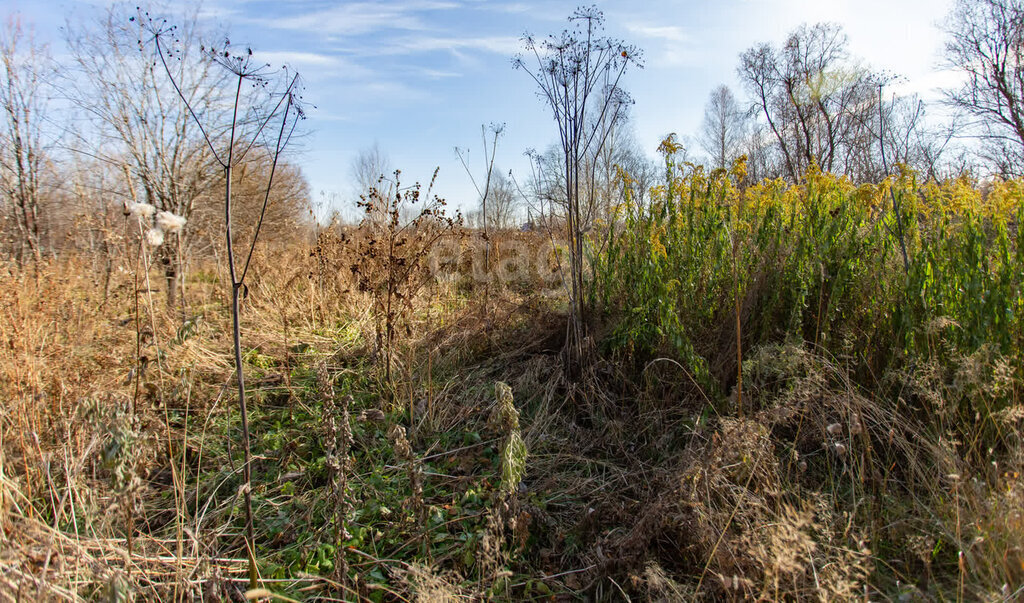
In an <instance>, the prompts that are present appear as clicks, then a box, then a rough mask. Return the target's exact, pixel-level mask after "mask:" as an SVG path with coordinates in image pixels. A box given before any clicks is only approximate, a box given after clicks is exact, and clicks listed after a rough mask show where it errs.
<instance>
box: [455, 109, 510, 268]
mask: <svg viewBox="0 0 1024 603" xmlns="http://www.w3.org/2000/svg"><path fill="white" fill-rule="evenodd" d="M490 131H491V142H490V149H488V148H487V147H488V144H487V128H486V127H485V126H483V125H481V126H480V138H481V140H482V143H483V144H482V145H481V148H482V149H483V151H484V168H485V169H484V177H483V181H484V185H483V188H480V185H479V184H477V181H476V178H474V177H473V170H471V169H469V164H468V163H466V155H468V154H469V149H468V148H467V149H465V151H463V150H462V149H460V148H459V147H455V154H456V155H458V157H459V161H460V162H461V163H462V167H463V168H464V169H465V170H466V174H467V175H468V176H469V180H470V182H472V183H473V188H475V189H476V194H477V195H478V196H479V197H480V216H481V218H480V223H481V225H482V226H483V229H484V274H488V275H489V274H490V272H491V241H490V236H489V233H488V229H489V227H490V226H491V224H490V220H489V219H488V218H489V216H488V214H487V198H488V197H489V196H490V194H491V179H492V177H493V176H494V156H495V155H496V154H497V151H498V138H499V137H500V136H501V133H502V132H504V131H505V124H496V123H492V124H491V127H490Z"/></svg>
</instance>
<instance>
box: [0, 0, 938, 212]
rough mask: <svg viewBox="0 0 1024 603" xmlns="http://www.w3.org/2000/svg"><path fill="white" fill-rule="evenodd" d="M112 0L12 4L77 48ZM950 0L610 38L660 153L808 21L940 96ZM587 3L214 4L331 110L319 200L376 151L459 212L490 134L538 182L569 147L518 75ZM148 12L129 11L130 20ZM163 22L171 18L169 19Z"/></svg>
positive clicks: (735, 12)
mask: <svg viewBox="0 0 1024 603" xmlns="http://www.w3.org/2000/svg"><path fill="white" fill-rule="evenodd" d="M107 4H109V3H108V2H106V1H105V0H0V6H2V7H3V8H4V11H3V12H4V13H5V14H9V13H11V12H13V11H19V12H21V13H22V15H23V18H24V19H25V20H26V21H27V22H29V23H31V24H32V25H33V26H34V29H35V34H36V37H37V39H39V40H42V41H48V42H49V43H50V44H51V50H52V51H53V52H54V53H55V54H59V52H60V51H61V43H60V37H59V36H60V34H59V30H58V28H59V27H60V26H61V25H62V24H63V23H64V20H65V16H66V15H70V16H71V18H73V19H79V18H89V15H94V14H96V11H97V9H99V8H102V7H105V6H106V5H107ZM950 4H951V2H950V0H707V1H704V0H701V1H698V0H650V1H646V2H622V1H620V2H604V3H598V7H599V8H600V9H602V10H603V11H604V12H605V16H606V17H607V28H606V29H607V33H608V34H609V35H611V36H613V37H616V38H621V39H623V40H625V41H627V42H629V43H632V44H635V45H637V46H639V47H640V48H642V49H643V51H644V62H645V68H644V69H642V70H635V71H632V72H630V73H628V74H627V76H626V78H625V82H624V84H625V86H626V88H627V89H628V90H629V91H630V93H631V94H632V96H633V98H634V100H635V103H636V104H635V106H634V107H633V109H632V115H633V123H634V128H635V132H636V136H637V139H638V140H639V142H640V143H641V145H642V146H643V148H644V149H645V150H647V151H648V152H649V153H651V154H652V155H653V153H654V149H655V148H656V147H657V144H658V142H659V141H660V140H661V138H662V137H663V136H664V135H666V134H667V133H669V132H676V133H678V134H679V135H680V136H683V135H687V134H693V133H694V132H696V130H697V129H698V127H699V125H700V120H701V118H702V115H703V107H704V104H705V102H706V100H707V97H708V94H709V93H710V91H711V89H712V88H714V87H715V86H716V85H718V84H720V83H725V84H728V85H730V86H731V87H733V89H734V90H735V91H737V92H740V90H739V86H738V85H737V82H736V76H735V69H736V65H737V59H738V55H739V53H740V52H742V51H743V50H744V49H746V48H748V47H750V46H751V45H753V44H755V43H758V42H762V41H770V42H772V43H775V44H778V43H779V42H780V41H781V40H782V39H783V38H784V37H785V36H786V34H787V33H788V32H790V31H791V30H793V29H794V28H795V27H797V26H798V25H800V24H801V23H814V22H817V21H834V22H837V23H840V24H841V25H843V27H844V28H845V30H846V33H847V34H848V36H849V38H850V48H851V51H852V53H853V54H854V55H856V56H858V57H860V58H861V59H862V61H863V63H864V64H865V65H866V66H869V67H871V68H873V69H882V70H886V71H889V72H893V73H897V74H900V75H903V76H905V78H906V80H905V82H904V83H903V84H902V85H901V88H900V89H901V91H903V92H918V93H921V94H922V96H923V97H924V98H925V99H926V100H927V99H930V98H932V99H933V98H936V96H937V92H936V86H940V85H948V84H950V83H951V82H953V81H955V76H954V75H952V74H951V73H949V72H948V71H944V70H943V69H942V67H941V51H942V44H943V36H942V32H941V29H940V27H941V25H942V23H943V21H944V19H945V18H946V15H947V13H948V11H949V8H950ZM577 5H578V2H564V1H561V0H513V1H505V0H363V1H356V2H347V1H344V2H338V1H328V0H207V1H206V2H205V3H204V4H203V19H204V20H205V21H207V22H208V24H209V25H210V26H211V27H214V28H216V27H220V28H226V29H227V30H228V31H229V33H230V35H231V38H232V42H235V43H241V44H249V45H251V46H252V48H253V49H254V51H256V53H257V55H258V57H259V58H260V59H261V60H266V61H268V62H271V63H274V64H279V63H282V62H287V63H289V64H290V65H291V66H292V67H294V68H296V69H298V70H299V72H300V73H302V75H303V77H304V79H305V82H306V99H307V100H308V101H309V102H311V103H313V104H315V105H316V107H317V108H316V109H313V110H311V111H310V112H309V119H308V120H307V122H306V126H307V128H308V130H309V131H310V135H309V136H308V137H307V138H306V139H305V140H304V142H303V150H302V153H301V155H300V156H298V157H297V158H296V160H297V162H298V163H300V164H301V165H302V167H303V169H304V171H305V174H306V177H307V179H308V180H309V182H310V185H311V189H312V191H313V197H314V201H317V200H319V199H320V198H321V195H320V193H321V191H323V192H324V193H326V195H327V196H328V197H329V196H331V193H335V197H336V198H339V199H344V200H348V199H351V198H352V197H353V192H352V186H351V184H350V178H349V171H350V170H349V166H350V164H351V162H352V159H353V157H354V156H355V155H356V154H357V153H358V151H359V150H360V149H363V148H366V147H368V146H371V145H373V144H374V143H375V142H376V143H377V144H379V146H380V148H381V149H382V150H383V151H384V152H385V153H386V154H387V155H388V156H389V158H390V159H391V162H392V163H393V164H394V166H395V167H399V168H401V169H402V170H403V180H405V181H408V182H411V181H413V180H423V181H426V180H428V179H429V178H430V175H431V173H432V172H433V169H434V168H435V167H437V166H439V167H440V175H439V179H438V192H439V193H440V194H441V196H443V197H445V198H447V199H448V200H449V202H451V203H452V205H454V206H460V207H463V208H466V209H469V208H471V207H472V206H473V205H474V203H475V196H476V195H475V192H474V191H473V187H472V185H471V183H470V182H469V178H468V177H467V176H466V174H465V171H464V170H463V168H462V166H461V164H460V163H459V161H458V159H457V157H456V155H455V153H454V150H453V148H454V147H455V146H459V147H463V148H465V147H469V149H470V154H469V159H470V163H471V166H472V167H475V168H476V170H477V171H478V172H479V171H481V170H482V169H483V166H482V161H483V159H482V154H481V152H480V151H481V142H480V126H481V124H488V123H491V122H503V123H505V124H506V129H505V135H504V136H503V138H502V139H501V141H500V144H499V147H498V152H497V164H498V165H499V166H500V167H501V168H502V169H503V170H504V171H507V170H509V169H512V170H513V171H514V172H515V173H516V174H517V178H520V179H522V180H525V178H526V176H527V171H528V167H527V163H526V161H525V159H524V158H523V152H524V150H526V149H527V148H531V147H532V148H536V149H543V148H545V147H546V146H548V145H549V144H551V143H552V142H554V141H555V140H556V133H555V130H554V126H553V124H552V123H551V120H550V117H549V116H550V114H549V112H548V111H547V110H546V109H545V107H544V106H543V105H542V103H541V101H540V100H539V99H538V98H537V96H536V94H535V90H534V88H533V85H532V81H531V80H530V79H529V77H528V76H527V74H525V73H523V72H520V71H515V70H513V69H512V63H511V59H512V58H513V56H514V55H515V54H516V52H517V51H518V50H519V49H520V48H521V43H520V38H521V36H522V35H523V34H524V32H530V33H533V34H536V35H538V36H542V35H547V34H553V33H558V32H559V31H561V29H563V28H564V27H565V26H566V24H567V23H566V17H567V16H568V15H569V14H570V13H571V12H572V11H573V9H574V8H576V6H577ZM133 8H134V4H130V5H128V6H127V7H126V14H128V11H129V10H130V9H133ZM153 12H154V13H156V12H159V11H153Z"/></svg>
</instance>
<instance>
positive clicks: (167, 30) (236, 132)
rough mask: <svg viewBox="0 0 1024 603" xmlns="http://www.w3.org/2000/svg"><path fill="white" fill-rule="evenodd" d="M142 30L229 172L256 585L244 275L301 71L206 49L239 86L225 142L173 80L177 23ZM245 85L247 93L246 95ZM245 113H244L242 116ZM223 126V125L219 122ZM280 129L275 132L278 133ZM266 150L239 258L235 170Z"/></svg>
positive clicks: (227, 222) (225, 48) (234, 314)
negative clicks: (249, 231) (256, 206)
mask: <svg viewBox="0 0 1024 603" xmlns="http://www.w3.org/2000/svg"><path fill="white" fill-rule="evenodd" d="M136 18H137V19H139V20H140V22H141V24H142V26H143V29H144V30H145V31H146V32H147V33H148V34H149V35H150V39H149V40H145V41H141V42H144V44H140V46H142V47H143V48H145V47H146V45H148V44H149V43H152V45H153V47H154V49H155V52H154V53H153V54H154V55H155V57H156V60H157V61H159V62H160V64H161V65H162V66H163V67H164V70H165V71H166V73H167V77H168V79H169V80H170V82H171V85H172V86H173V87H174V90H175V91H176V92H177V94H178V97H179V98H180V99H181V102H183V103H184V104H185V106H186V108H187V109H188V111H189V114H190V115H191V116H192V119H193V120H194V121H195V123H196V125H197V126H198V127H199V129H200V131H201V132H202V134H203V140H204V141H205V143H206V144H207V145H208V146H209V149H210V151H211V153H212V154H213V157H214V160H215V161H216V163H217V164H218V165H219V166H220V168H221V169H222V170H223V175H224V231H225V233H224V234H225V242H226V244H227V263H228V273H229V275H230V280H231V327H232V339H233V343H234V352H235V375H236V377H237V384H238V405H239V410H240V412H241V418H242V450H243V453H244V456H245V458H244V464H243V465H242V479H243V481H244V485H243V491H244V493H245V545H246V551H247V553H248V557H249V582H250V586H251V587H252V588H255V587H256V586H257V583H258V574H257V570H256V543H255V537H254V530H253V516H252V474H251V472H252V467H251V460H252V454H251V451H250V446H249V414H248V410H247V408H246V400H245V375H244V372H243V370H242V344H241V328H240V326H239V316H238V313H239V301H240V299H241V295H242V292H243V290H244V288H245V277H246V274H248V271H249V265H250V261H251V260H252V257H253V250H254V249H255V247H256V241H257V239H258V238H259V233H260V228H261V226H262V225H263V218H264V216H265V215H266V210H267V205H268V203H269V202H270V191H271V188H272V185H273V183H274V174H275V171H276V169H277V166H278V161H279V160H280V158H281V155H282V153H283V152H284V150H285V148H286V147H287V146H288V143H289V142H290V141H291V138H292V135H293V134H294V133H295V128H296V125H297V124H298V122H299V121H300V120H302V119H304V118H305V113H304V111H303V108H302V105H301V102H300V101H301V95H300V91H301V85H300V82H299V76H298V74H291V73H289V72H288V70H287V69H286V68H285V69H282V70H281V71H273V70H271V69H270V66H269V65H268V64H257V63H255V62H254V60H253V53H252V49H251V48H247V49H246V50H245V52H244V53H241V54H238V53H235V52H233V49H232V47H231V43H230V41H229V40H225V41H224V43H223V44H220V45H217V46H215V47H206V46H203V47H202V51H203V52H204V53H206V56H207V58H208V60H210V61H212V62H213V63H215V64H216V65H219V66H220V67H221V68H223V69H224V70H226V71H227V73H229V74H230V76H231V77H230V78H229V81H231V82H232V83H233V84H234V93H233V98H234V104H233V110H232V112H231V123H230V125H229V126H228V127H227V129H226V132H227V135H226V137H225V138H226V140H224V139H223V138H221V139H214V138H213V137H212V136H211V135H210V134H209V132H212V131H213V129H212V128H213V126H214V125H215V124H207V123H204V121H203V119H202V117H201V116H200V115H198V114H196V112H195V111H194V110H193V108H192V105H191V103H190V100H189V98H188V97H186V95H185V94H183V93H182V91H181V88H180V87H179V86H178V83H177V81H175V78H174V72H173V71H172V70H171V68H170V66H169V64H168V61H169V60H170V61H173V60H175V59H179V60H180V57H179V54H178V52H177V50H176V49H175V42H176V39H175V27H174V26H173V25H168V23H167V20H166V19H163V20H156V19H155V18H153V17H151V16H150V15H149V13H148V12H143V11H139V13H138V15H137V17H131V19H130V20H133V21H134V20H135V19H136ZM243 86H245V87H246V88H247V90H246V92H247V93H248V94H244V95H243V93H242V90H243ZM240 113H241V115H240ZM246 125H247V126H248V127H249V129H250V130H249V131H244V130H245V129H246V128H245V127H244V126H246ZM216 126H217V127H218V128H219V127H221V126H222V124H216ZM275 131H276V132H275ZM254 150H255V152H265V153H267V154H268V155H269V159H270V170H269V173H268V174H267V184H266V189H265V193H264V196H263V206H262V208H261V210H260V215H259V219H258V221H257V223H256V226H255V229H254V231H253V236H252V240H251V242H250V244H249V250H248V252H247V253H246V254H245V256H244V258H241V259H242V261H241V262H239V261H238V259H236V257H235V249H234V244H235V241H234V238H233V237H232V226H233V222H232V219H231V204H232V196H231V193H232V191H231V184H232V171H233V170H234V168H235V167H236V166H238V165H240V164H241V163H242V162H243V161H244V160H245V157H246V155H248V153H249V152H250V151H254Z"/></svg>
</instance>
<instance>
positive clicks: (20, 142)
mask: <svg viewBox="0 0 1024 603" xmlns="http://www.w3.org/2000/svg"><path fill="white" fill-rule="evenodd" d="M47 61H48V56H47V54H46V49H45V47H42V46H38V45H36V44H35V42H34V41H33V40H32V38H31V37H30V36H26V34H25V32H24V30H23V29H22V24H21V21H20V20H19V18H18V17H17V16H12V17H10V18H9V19H8V21H7V23H6V25H5V26H4V29H3V31H2V32H0V63H2V71H0V111H2V119H3V124H2V126H0V186H2V191H0V194H2V195H3V197H2V202H3V204H4V210H5V212H7V213H8V214H9V215H10V219H11V221H12V222H14V224H15V226H16V230H17V237H16V238H17V240H15V241H11V247H12V251H13V252H14V256H15V258H16V259H17V261H18V262H19V263H23V262H24V260H25V255H26V253H28V254H31V256H32V257H33V258H34V259H35V260H36V261H37V262H38V261H39V260H40V259H41V256H42V234H41V228H40V221H41V216H40V204H41V203H40V201H41V191H40V188H41V186H42V183H41V175H42V170H43V166H44V162H45V160H46V151H47V149H46V144H45V141H44V139H43V127H42V126H43V120H44V116H45V114H46V105H47V99H46V97H45V95H44V91H43V86H44V81H43V79H44V70H45V69H46V63H47Z"/></svg>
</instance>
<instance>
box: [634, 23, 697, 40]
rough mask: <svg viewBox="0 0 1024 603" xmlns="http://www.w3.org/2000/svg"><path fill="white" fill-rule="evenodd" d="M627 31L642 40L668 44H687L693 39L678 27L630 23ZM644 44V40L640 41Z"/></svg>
mask: <svg viewBox="0 0 1024 603" xmlns="http://www.w3.org/2000/svg"><path fill="white" fill-rule="evenodd" d="M626 30H627V31H629V33H631V34H635V35H637V36H640V37H641V38H647V39H655V40H663V41H666V42H687V41H689V40H690V39H691V38H690V36H689V35H687V34H686V32H685V31H683V28H682V27H679V26H677V25H650V24H642V23H630V24H628V25H626ZM638 42H640V43H641V44H643V42H644V40H638Z"/></svg>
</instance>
